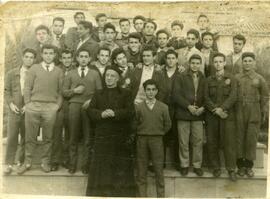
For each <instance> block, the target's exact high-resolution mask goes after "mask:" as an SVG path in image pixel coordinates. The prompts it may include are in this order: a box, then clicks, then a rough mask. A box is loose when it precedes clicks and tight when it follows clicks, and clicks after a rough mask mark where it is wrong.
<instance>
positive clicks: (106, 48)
mask: <svg viewBox="0 0 270 199" xmlns="http://www.w3.org/2000/svg"><path fill="white" fill-rule="evenodd" d="M102 50H106V51H108V52H109V55H110V54H111V50H110V49H109V48H108V47H105V46H102V47H100V48H99V49H98V53H97V54H99V53H100V51H102Z"/></svg>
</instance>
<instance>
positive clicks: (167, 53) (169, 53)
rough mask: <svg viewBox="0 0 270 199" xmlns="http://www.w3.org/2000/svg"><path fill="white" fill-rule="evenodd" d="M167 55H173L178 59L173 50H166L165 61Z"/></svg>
mask: <svg viewBox="0 0 270 199" xmlns="http://www.w3.org/2000/svg"><path fill="white" fill-rule="evenodd" d="M168 55H175V57H176V58H178V53H177V52H176V51H175V50H173V49H169V50H167V52H166V54H165V57H166V59H167V56H168Z"/></svg>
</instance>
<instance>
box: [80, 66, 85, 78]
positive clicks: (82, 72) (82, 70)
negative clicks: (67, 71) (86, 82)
mask: <svg viewBox="0 0 270 199" xmlns="http://www.w3.org/2000/svg"><path fill="white" fill-rule="evenodd" d="M84 69H85V68H81V78H84V76H85V73H84Z"/></svg>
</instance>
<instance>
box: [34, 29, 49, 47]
mask: <svg viewBox="0 0 270 199" xmlns="http://www.w3.org/2000/svg"><path fill="white" fill-rule="evenodd" d="M36 38H37V40H38V42H39V43H41V44H45V43H46V42H47V41H48V40H49V33H48V32H47V30H45V29H41V30H38V31H37V32H36Z"/></svg>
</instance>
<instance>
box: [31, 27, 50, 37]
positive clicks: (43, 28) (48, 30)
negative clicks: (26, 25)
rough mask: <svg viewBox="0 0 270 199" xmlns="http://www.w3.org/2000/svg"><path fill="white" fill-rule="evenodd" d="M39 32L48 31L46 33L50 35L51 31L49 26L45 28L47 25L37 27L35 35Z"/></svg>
mask: <svg viewBox="0 0 270 199" xmlns="http://www.w3.org/2000/svg"><path fill="white" fill-rule="evenodd" d="M39 30H46V32H47V33H48V35H49V34H50V29H49V28H48V27H47V26H45V25H39V26H38V27H36V29H35V33H37V31H39Z"/></svg>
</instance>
